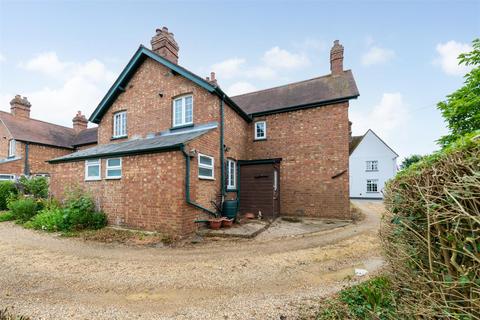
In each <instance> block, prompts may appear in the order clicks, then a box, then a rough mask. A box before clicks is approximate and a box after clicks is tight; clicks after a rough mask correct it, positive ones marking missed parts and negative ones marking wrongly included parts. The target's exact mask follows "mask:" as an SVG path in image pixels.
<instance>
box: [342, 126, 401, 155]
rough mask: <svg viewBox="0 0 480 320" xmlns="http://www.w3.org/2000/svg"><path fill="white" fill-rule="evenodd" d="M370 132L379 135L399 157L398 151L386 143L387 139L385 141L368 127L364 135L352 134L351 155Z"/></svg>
mask: <svg viewBox="0 0 480 320" xmlns="http://www.w3.org/2000/svg"><path fill="white" fill-rule="evenodd" d="M368 132H371V133H372V134H373V135H374V136H375V137H377V139H378V140H380V142H382V143H383V144H384V145H385V146H386V147H387V148H388V149H390V151H392V152H393V153H394V154H395V155H396V156H397V157H398V153H396V152H395V151H394V150H393V149H392V148H390V146H389V145H388V144H386V143H385V141H383V140H382V138H380V137H379V136H378V135H377V134H376V133H375V132H374V131H373V130H372V129H368V130H367V132H365V134H364V135H363V136H352V141H350V146H349V151H350V155H351V154H352V153H353V151H355V149H356V148H357V147H358V146H359V145H360V143H361V142H362V140H363V138H365V136H366V135H367V133H368Z"/></svg>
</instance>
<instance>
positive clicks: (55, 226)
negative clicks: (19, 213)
mask: <svg viewBox="0 0 480 320" xmlns="http://www.w3.org/2000/svg"><path fill="white" fill-rule="evenodd" d="M64 216H65V214H64V212H63V210H62V209H60V208H53V209H45V210H42V211H40V212H39V213H38V214H37V215H36V216H34V217H33V218H32V220H31V221H29V222H27V223H26V227H28V228H33V229H38V230H46V231H61V230H66V229H68V228H67V226H66V225H65V218H64Z"/></svg>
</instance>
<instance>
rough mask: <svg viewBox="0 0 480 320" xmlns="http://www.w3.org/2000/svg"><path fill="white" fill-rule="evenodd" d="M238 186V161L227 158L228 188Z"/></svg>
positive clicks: (231, 188)
mask: <svg viewBox="0 0 480 320" xmlns="http://www.w3.org/2000/svg"><path fill="white" fill-rule="evenodd" d="M236 188H237V162H236V161H235V160H233V159H227V189H229V190H233V189H236Z"/></svg>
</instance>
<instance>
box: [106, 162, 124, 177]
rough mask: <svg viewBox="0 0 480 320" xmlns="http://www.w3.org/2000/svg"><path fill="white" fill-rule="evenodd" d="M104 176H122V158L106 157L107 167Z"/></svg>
mask: <svg viewBox="0 0 480 320" xmlns="http://www.w3.org/2000/svg"><path fill="white" fill-rule="evenodd" d="M105 176H106V178H107V179H120V178H121V177H122V159H121V158H111V159H107V169H106V173H105Z"/></svg>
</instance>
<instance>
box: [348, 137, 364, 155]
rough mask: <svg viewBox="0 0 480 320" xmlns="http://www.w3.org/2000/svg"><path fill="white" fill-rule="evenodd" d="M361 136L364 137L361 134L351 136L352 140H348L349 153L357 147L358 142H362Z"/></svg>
mask: <svg viewBox="0 0 480 320" xmlns="http://www.w3.org/2000/svg"><path fill="white" fill-rule="evenodd" d="M363 137H365V135H363V136H352V141H350V145H349V151H350V154H352V152H353V151H354V150H355V149H356V148H357V147H358V145H359V144H360V142H362V140H363Z"/></svg>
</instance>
